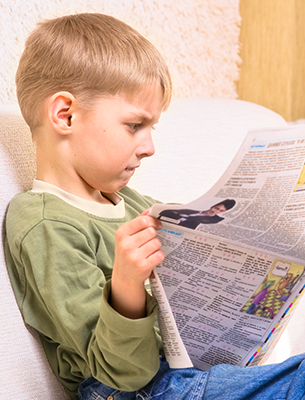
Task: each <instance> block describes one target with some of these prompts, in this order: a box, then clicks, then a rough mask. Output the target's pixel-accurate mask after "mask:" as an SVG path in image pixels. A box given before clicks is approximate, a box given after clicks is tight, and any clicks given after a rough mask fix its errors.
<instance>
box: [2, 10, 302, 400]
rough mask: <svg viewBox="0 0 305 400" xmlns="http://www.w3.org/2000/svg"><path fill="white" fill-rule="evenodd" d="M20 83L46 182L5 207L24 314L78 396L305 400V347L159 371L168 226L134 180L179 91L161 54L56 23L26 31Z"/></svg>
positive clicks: (106, 27) (94, 28)
mask: <svg viewBox="0 0 305 400" xmlns="http://www.w3.org/2000/svg"><path fill="white" fill-rule="evenodd" d="M16 84H17V95H18V101H19V104H20V108H21V111H22V114H23V116H24V118H25V120H26V122H27V123H28V125H29V126H30V129H31V131H32V134H33V139H34V141H35V144H36V147H37V179H36V180H35V181H34V183H33V188H32V190H31V191H28V192H26V193H22V194H20V195H17V196H16V197H15V198H14V199H13V200H12V202H11V204H10V207H9V211H8V215H7V243H6V258H7V264H8V269H9V273H10V278H11V281H12V285H13V288H14V291H15V294H16V298H17V301H18V304H19V307H20V309H21V311H22V314H23V317H24V320H25V322H26V323H27V324H29V325H30V326H32V327H34V328H35V329H36V330H37V331H38V332H39V334H40V337H41V339H42V343H43V345H44V349H45V351H46V354H47V357H48V359H49V361H50V364H51V366H52V368H53V370H54V371H55V373H56V375H57V376H58V377H59V379H60V380H61V382H62V383H63V385H64V386H65V388H66V389H67V391H68V392H69V393H70V395H71V398H74V399H76V398H77V396H79V398H81V399H84V400H85V399H107V398H108V399H109V400H110V399H135V398H140V399H157V398H158V399H202V398H204V399H220V398H221V399H226V398H227V399H235V398H236V399H237V398H238V399H250V398H257V399H258V398H262V397H261V396H263V398H276V399H282V398H286V397H287V393H288V392H289V393H290V394H289V395H290V396H295V395H296V394H297V395H298V396H299V397H289V398H291V399H292V398H293V399H296V398H301V397H300V395H301V394H302V396H303V392H304V391H303V386H304V384H303V380H300V377H301V376H302V375H301V374H302V368H304V367H303V364H302V360H303V357H301V356H300V357H297V358H294V359H291V360H289V361H288V362H287V363H286V364H285V365H284V366H276V367H269V366H267V367H262V368H249V369H243V368H237V367H233V366H222V365H221V366H216V367H214V368H212V369H211V371H209V372H202V371H198V370H196V369H194V368H189V369H182V370H170V369H169V368H168V365H167V364H166V362H164V361H163V360H162V361H161V366H160V368H159V364H160V363H159V354H162V344H161V341H160V338H159V336H158V333H157V330H155V329H154V322H155V316H156V302H155V300H154V299H153V298H152V297H150V296H149V295H148V294H147V293H146V292H145V289H144V282H145V280H146V279H147V278H148V277H149V275H150V273H151V271H152V270H153V268H154V267H155V266H156V265H157V264H159V263H160V262H162V260H163V258H164V255H163V253H162V250H161V244H160V242H159V241H158V240H157V238H156V230H158V229H160V227H161V223H160V221H158V220H157V219H153V218H151V217H149V216H148V215H147V211H145V210H146V209H147V208H149V207H150V206H151V205H152V204H153V203H154V200H152V199H150V198H148V197H144V196H141V195H139V194H138V193H136V192H135V191H133V190H131V189H129V188H128V187H126V185H127V183H128V181H129V179H130V177H131V176H132V174H133V173H134V171H135V169H136V168H137V167H139V166H140V161H141V159H142V158H144V157H149V156H151V155H152V154H153V153H154V147H153V143H152V138H151V129H152V128H153V125H154V124H155V123H156V122H157V121H158V119H159V116H160V114H161V111H162V110H165V109H166V108H167V106H168V104H169V101H170V97H171V80H170V75H169V72H168V69H167V67H166V65H165V63H164V61H163V59H162V57H161V56H160V54H159V53H158V51H157V50H156V49H155V48H154V47H153V46H152V45H151V44H150V43H149V42H148V41H147V40H145V39H144V38H143V37H142V36H141V35H139V34H138V33H137V32H136V31H134V30H133V29H132V28H130V27H129V26H127V25H125V24H124V23H122V22H120V21H118V20H116V19H114V18H112V17H109V16H104V15H100V14H79V15H73V16H67V17H63V18H58V19H55V20H51V21H47V22H45V23H42V24H40V26H39V27H38V28H37V29H36V30H35V31H34V32H33V33H32V34H31V35H30V37H29V39H28V40H27V43H26V47H25V50H24V53H23V55H22V57H21V60H20V64H19V67H18V71H17V75H16ZM277 375H280V376H281V378H280V379H277V378H276V377H277ZM300 382H301V385H300ZM246 383H247V385H246ZM240 386H241V387H240ZM141 388H142V389H141ZM77 393H78V394H77ZM273 395H274V396H273ZM254 396H257V397H254ZM287 398H288V397H287Z"/></svg>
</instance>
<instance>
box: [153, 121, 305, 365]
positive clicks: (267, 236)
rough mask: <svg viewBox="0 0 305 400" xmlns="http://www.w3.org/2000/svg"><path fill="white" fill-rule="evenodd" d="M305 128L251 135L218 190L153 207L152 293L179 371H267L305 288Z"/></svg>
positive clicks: (167, 349) (167, 350)
mask: <svg viewBox="0 0 305 400" xmlns="http://www.w3.org/2000/svg"><path fill="white" fill-rule="evenodd" d="M304 160H305V125H302V126H301V125H296V126H292V127H288V128H284V129H283V128H282V129H274V130H272V129H268V130H261V131H250V132H249V133H248V135H247V136H246V138H245V140H244V142H243V144H242V146H241V148H240V150H239V151H238V153H237V155H236V156H235V158H234V159H233V161H232V163H231V164H230V166H229V167H228V169H227V171H226V172H225V173H224V175H223V176H222V177H221V178H220V180H219V181H218V182H217V183H216V184H215V185H214V186H213V187H212V188H211V189H210V190H209V191H208V192H207V193H206V194H205V195H203V196H202V197H200V198H199V199H197V200H195V201H192V202H190V203H188V204H186V205H161V204H157V205H155V206H153V208H152V209H151V212H150V214H151V215H152V216H155V217H157V218H159V219H160V220H161V221H162V229H161V231H160V232H159V233H158V237H159V239H160V241H161V243H162V248H163V251H164V253H165V259H164V261H163V262H162V264H160V265H159V266H158V267H156V268H155V270H154V272H153V274H152V276H151V278H150V285H151V290H152V292H153V294H154V296H155V297H156V298H157V300H158V303H159V312H158V319H159V326H160V330H161V334H162V339H163V343H164V350H165V355H166V358H167V360H168V362H169V364H170V366H171V367H172V368H185V367H191V366H195V367H197V368H199V369H202V370H207V369H209V368H210V367H212V366H213V365H216V364H220V363H228V364H234V365H241V366H252V365H257V364H261V363H263V362H264V361H265V360H266V359H267V357H268V355H269V354H270V350H271V349H272V348H273V347H274V345H275V343H276V341H277V340H278V338H279V336H280V334H281V332H282V331H283V328H284V326H285V325H286V324H287V322H288V321H289V318H290V317H291V315H292V311H293V309H294V307H295V304H296V302H297V300H298V299H299V298H300V296H301V295H302V292H303V289H304V286H305V272H304V269H305V268H304V266H305V168H304Z"/></svg>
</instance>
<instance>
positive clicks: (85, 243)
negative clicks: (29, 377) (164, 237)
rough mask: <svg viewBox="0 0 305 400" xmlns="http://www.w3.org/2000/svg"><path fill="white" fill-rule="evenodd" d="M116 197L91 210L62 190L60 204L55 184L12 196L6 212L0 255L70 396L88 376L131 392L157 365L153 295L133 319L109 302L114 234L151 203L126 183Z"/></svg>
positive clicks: (23, 309) (27, 316) (27, 317)
mask: <svg viewBox="0 0 305 400" xmlns="http://www.w3.org/2000/svg"><path fill="white" fill-rule="evenodd" d="M49 187H51V190H50V191H51V193H52V185H49ZM47 190H48V191H49V189H48V188H47ZM59 192H61V193H59V194H60V195H61V194H62V193H63V194H64V195H65V192H62V191H59ZM119 195H120V196H121V197H122V200H121V201H120V203H119V204H118V205H116V206H111V205H107V206H106V207H108V208H105V206H103V205H97V204H96V203H94V204H92V206H94V207H93V212H92V213H90V212H88V210H91V204H90V203H91V202H87V201H83V200H81V199H77V198H76V197H75V196H69V195H68V194H67V196H68V197H67V199H68V200H67V201H68V202H67V201H66V199H65V198H60V197H58V196H57V192H56V190H55V195H54V194H50V193H46V192H42V193H39V192H33V191H29V192H25V193H22V194H19V195H17V196H16V197H15V198H14V199H13V200H12V202H11V204H10V206H9V210H8V214H7V219H6V229H7V241H6V249H5V253H6V260H7V265H8V271H9V275H10V279H11V282H12V286H13V289H14V292H15V295H16V299H17V302H18V305H19V308H20V310H21V312H22V315H23V317H24V320H25V322H26V324H28V325H29V326H31V327H33V328H35V329H36V330H37V331H38V332H39V334H40V336H41V339H42V343H43V346H44V349H45V351H46V355H47V357H48V360H49V362H50V364H51V366H52V368H53V370H54V371H55V373H56V375H57V376H58V377H59V379H60V380H61V382H62V383H63V385H64V386H65V387H66V389H67V390H68V392H69V393H70V395H71V397H72V398H76V392H77V387H78V385H79V383H80V382H82V381H83V380H84V379H85V378H87V377H89V376H94V377H95V378H96V379H98V380H100V381H101V382H103V383H104V384H106V385H108V386H111V387H114V388H118V389H121V390H126V391H133V390H136V389H139V388H141V387H143V386H144V385H145V384H146V383H147V382H149V381H150V379H151V378H152V377H153V376H154V374H155V373H156V371H157V370H158V366H159V347H160V338H159V336H158V334H156V332H155V329H154V322H155V317H156V308H157V306H156V301H155V299H153V298H152V297H151V296H149V295H147V317H146V318H142V319H137V320H130V319H127V318H125V317H123V316H121V315H120V314H118V313H117V312H115V311H114V310H113V309H112V308H111V306H110V305H109V303H108V296H109V290H110V284H109V280H110V279H111V273H112V266H113V261H114V235H115V232H116V230H117V228H118V227H119V226H120V225H121V224H123V223H124V222H126V221H129V220H130V219H133V218H135V217H136V216H137V215H138V214H139V213H140V212H142V211H143V210H144V209H146V208H148V207H150V206H151V205H152V204H153V203H154V201H153V200H152V199H150V198H148V197H143V196H141V195H139V194H138V193H137V192H135V191H133V190H132V189H129V188H124V189H123V190H122V191H121V192H120V193H119ZM73 197H74V198H73ZM71 198H72V200H71ZM76 200H77V201H76ZM78 201H79V202H80V203H78ZM69 203H70V204H69ZM74 203H75V204H74ZM83 203H86V204H85V206H84V207H83V206H82V204H83ZM72 204H73V205H72ZM79 204H80V205H79ZM75 205H76V206H75ZM99 206H101V207H104V208H101V207H99ZM79 207H80V208H79ZM109 207H112V208H109ZM84 210H86V211H84ZM99 210H101V212H99ZM107 210H108V211H109V212H107ZM103 214H106V215H105V216H103ZM108 214H110V217H107V215H108ZM101 215H102V216H101Z"/></svg>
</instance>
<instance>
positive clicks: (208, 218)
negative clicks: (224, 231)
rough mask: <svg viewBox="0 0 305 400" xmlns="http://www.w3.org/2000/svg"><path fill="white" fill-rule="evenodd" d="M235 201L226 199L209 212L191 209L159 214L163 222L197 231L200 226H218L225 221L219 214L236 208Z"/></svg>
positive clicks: (165, 211) (167, 211)
mask: <svg viewBox="0 0 305 400" xmlns="http://www.w3.org/2000/svg"><path fill="white" fill-rule="evenodd" d="M235 203H236V202H235V200H232V199H226V200H223V201H221V202H219V203H217V204H214V205H213V206H212V207H210V208H209V209H208V210H204V211H196V210H189V209H182V210H172V209H169V210H164V211H161V213H160V214H159V217H158V218H159V219H160V220H161V221H166V222H170V223H173V224H176V225H180V226H184V227H186V228H190V229H196V228H197V226H198V225H199V224H217V223H218V222H220V221H222V220H224V217H220V216H219V214H220V213H223V212H225V211H227V210H230V209H231V208H233V207H234V206H235Z"/></svg>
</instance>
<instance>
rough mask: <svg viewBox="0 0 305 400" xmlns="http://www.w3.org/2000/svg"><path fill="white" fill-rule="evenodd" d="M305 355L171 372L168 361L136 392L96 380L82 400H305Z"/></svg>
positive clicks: (88, 384)
mask: <svg viewBox="0 0 305 400" xmlns="http://www.w3.org/2000/svg"><path fill="white" fill-rule="evenodd" d="M304 360H305V354H301V355H298V356H295V357H292V358H290V359H288V360H287V361H285V362H283V363H281V364H273V365H265V366H259V367H250V368H242V367H236V366H232V365H223V364H222V365H216V366H214V367H212V368H211V369H210V370H209V371H206V372H203V371H199V370H197V369H195V368H187V369H170V368H169V367H168V364H167V363H166V362H161V367H160V370H159V372H158V373H157V375H156V376H155V377H154V379H153V380H152V381H151V382H150V383H149V384H148V385H146V386H145V387H144V388H143V389H141V390H139V391H136V392H122V391H120V390H115V389H112V388H110V387H108V386H106V385H103V384H102V383H100V382H98V381H97V380H96V379H94V378H89V379H87V380H85V381H84V382H83V383H82V384H81V385H80V388H79V398H80V400H107V399H113V400H269V399H270V400H305V361H304Z"/></svg>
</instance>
